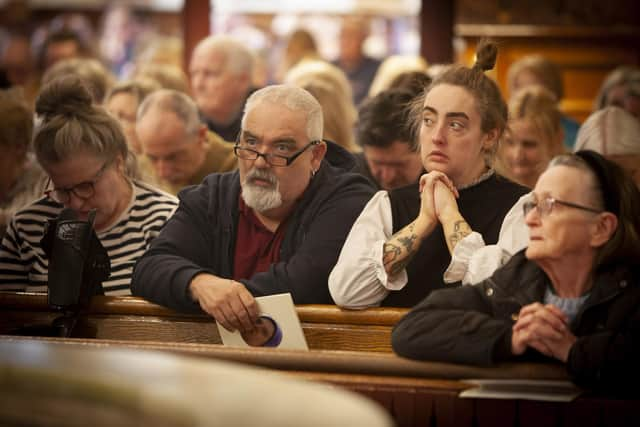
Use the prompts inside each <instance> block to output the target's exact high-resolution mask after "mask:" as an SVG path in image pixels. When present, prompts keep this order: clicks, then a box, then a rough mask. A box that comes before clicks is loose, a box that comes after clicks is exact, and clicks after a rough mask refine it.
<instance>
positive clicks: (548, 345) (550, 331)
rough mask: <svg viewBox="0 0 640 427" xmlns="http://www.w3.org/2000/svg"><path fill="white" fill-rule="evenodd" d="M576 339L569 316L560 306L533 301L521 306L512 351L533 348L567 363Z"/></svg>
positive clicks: (513, 336)
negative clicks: (570, 325)
mask: <svg viewBox="0 0 640 427" xmlns="http://www.w3.org/2000/svg"><path fill="white" fill-rule="evenodd" d="M575 341H576V337H575V336H574V335H573V333H571V329H569V319H568V318H567V316H566V315H565V314H564V313H563V312H562V311H561V310H560V309H559V308H558V307H556V306H554V305H551V304H548V305H542V304H540V303H533V304H529V305H527V306H524V307H522V309H521V310H520V313H519V315H518V321H517V322H516V323H515V324H514V325H513V334H512V336H511V351H512V353H513V354H515V355H519V354H522V353H524V351H525V350H526V349H527V347H531V348H534V349H536V350H538V351H539V352H541V353H542V354H545V355H547V356H549V357H554V358H556V359H558V360H561V361H562V362H566V361H567V358H568V357H569V351H570V350H571V346H572V345H573V343H574V342H575Z"/></svg>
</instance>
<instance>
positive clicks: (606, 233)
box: [591, 212, 618, 248]
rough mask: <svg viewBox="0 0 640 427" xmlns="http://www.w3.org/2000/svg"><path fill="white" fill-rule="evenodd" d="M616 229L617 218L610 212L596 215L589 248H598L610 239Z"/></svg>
mask: <svg viewBox="0 0 640 427" xmlns="http://www.w3.org/2000/svg"><path fill="white" fill-rule="evenodd" d="M617 228H618V217H616V216H615V215H614V214H612V213H611V212H602V213H600V214H598V219H597V220H596V222H595V223H594V224H593V228H592V234H591V246H592V247H594V248H598V247H600V246H602V245H604V244H605V243H607V242H608V241H609V239H611V236H613V233H615V232H616V229H617Z"/></svg>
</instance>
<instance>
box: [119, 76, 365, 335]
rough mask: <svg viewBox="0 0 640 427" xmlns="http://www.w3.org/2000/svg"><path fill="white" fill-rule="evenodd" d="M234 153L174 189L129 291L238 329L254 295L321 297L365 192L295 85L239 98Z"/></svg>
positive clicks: (247, 321) (322, 300)
mask: <svg viewBox="0 0 640 427" xmlns="http://www.w3.org/2000/svg"><path fill="white" fill-rule="evenodd" d="M235 153H236V155H237V156H238V158H239V160H238V166H239V170H238V171H236V172H233V173H225V174H211V175H209V176H208V177H207V178H206V179H205V181H204V182H203V183H202V184H201V185H199V186H197V187H189V188H187V189H185V190H183V191H182V192H181V193H180V206H179V208H178V210H177V211H176V214H175V215H174V216H173V217H172V218H171V220H170V221H169V223H167V226H166V227H165V228H164V230H163V231H162V233H161V234H160V237H159V238H158V239H156V240H155V241H154V244H153V245H152V246H151V248H150V249H149V250H148V251H147V253H146V254H145V255H144V256H143V257H142V259H140V261H139V262H138V264H137V266H136V268H135V272H134V278H133V284H132V289H133V293H134V294H135V295H139V296H142V297H144V298H147V299H148V300H150V301H152V302H154V303H157V304H161V305H165V306H168V307H171V308H173V309H176V310H181V311H189V312H198V311H200V310H203V311H205V312H206V313H208V314H210V315H211V316H213V317H214V318H215V320H216V321H217V322H219V323H220V324H221V325H222V326H223V327H225V328H226V329H228V330H236V329H238V330H240V331H241V332H247V331H251V330H253V328H254V325H255V322H256V321H257V318H258V315H259V313H258V308H257V304H256V301H255V299H254V296H263V295H270V294H277V293H283V292H290V293H291V295H292V297H293V301H294V302H295V303H296V304H309V303H313V304H328V303H331V297H330V295H329V290H328V289H327V277H328V276H329V271H331V267H332V266H333V265H334V264H335V262H336V259H337V258H338V253H339V252H340V248H341V247H342V244H343V242H344V239H345V237H346V235H347V233H348V232H349V228H350V227H351V224H352V223H353V221H354V220H355V219H356V217H357V216H358V214H359V213H360V211H361V210H362V208H363V207H364V205H365V204H366V202H367V201H368V200H369V198H370V197H371V195H372V194H373V190H372V188H371V186H370V184H369V183H368V182H367V180H366V179H365V178H364V177H362V176H361V175H358V174H354V173H349V172H347V171H349V170H351V169H352V168H353V166H354V164H353V163H354V161H353V158H352V156H351V155H350V154H349V153H348V152H347V151H345V150H344V149H343V148H341V147H339V146H338V145H336V144H333V143H329V142H324V141H322V109H321V107H320V104H318V102H317V101H316V100H315V98H313V96H311V95H310V94H309V93H308V92H306V91H305V90H303V89H301V88H298V87H295V86H287V85H279V86H267V87H266V88H264V89H261V90H258V91H257V92H255V93H253V94H252V95H251V97H249V99H248V101H247V105H246V106H245V112H244V116H243V119H242V131H241V134H240V138H239V139H238V142H237V143H236V146H235Z"/></svg>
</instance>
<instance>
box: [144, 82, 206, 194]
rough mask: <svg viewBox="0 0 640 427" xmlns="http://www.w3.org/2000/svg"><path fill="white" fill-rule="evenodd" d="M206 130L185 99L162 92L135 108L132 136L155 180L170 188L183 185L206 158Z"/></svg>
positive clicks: (157, 92) (193, 107) (165, 90)
mask: <svg viewBox="0 0 640 427" xmlns="http://www.w3.org/2000/svg"><path fill="white" fill-rule="evenodd" d="M206 132H207V129H206V127H205V126H204V125H203V124H202V123H201V122H200V118H199V116H198V108H197V107H196V105H195V103H194V102H193V100H192V99H191V98H189V96H187V95H185V94H184V93H182V92H178V91H175V90H168V89H162V90H158V91H156V92H154V93H152V94H151V95H149V96H148V97H147V98H145V100H144V101H143V102H142V104H141V105H140V107H139V108H138V118H137V124H136V133H137V136H138V139H139V141H140V144H141V146H142V151H143V152H144V154H145V155H146V156H147V158H148V159H149V161H150V162H151V165H152V166H153V169H154V172H155V174H156V176H157V177H158V178H160V179H161V180H164V181H167V182H169V183H170V184H172V185H178V184H181V183H185V182H187V181H188V180H189V179H190V178H191V177H192V176H193V175H194V174H195V173H196V172H197V171H198V169H199V168H200V167H201V166H202V164H203V162H204V160H205V157H206V149H207V144H206Z"/></svg>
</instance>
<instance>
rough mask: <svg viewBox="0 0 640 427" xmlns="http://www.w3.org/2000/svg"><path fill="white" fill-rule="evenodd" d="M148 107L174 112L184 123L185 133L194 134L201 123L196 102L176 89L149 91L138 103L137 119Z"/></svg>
mask: <svg viewBox="0 0 640 427" xmlns="http://www.w3.org/2000/svg"><path fill="white" fill-rule="evenodd" d="M150 109H158V110H160V111H165V112H166V111H168V112H172V113H174V114H175V115H176V116H178V118H179V119H180V121H182V123H184V129H185V133H186V134H187V135H194V134H196V133H197V132H198V129H200V126H201V124H202V123H201V121H200V115H199V113H198V107H197V106H196V103H195V102H194V101H193V100H192V99H191V98H190V97H189V96H188V95H185V94H184V93H182V92H178V91H177V90H172V89H160V90H157V91H155V92H153V93H151V94H150V95H149V96H147V97H146V98H145V99H144V101H142V104H140V107H139V108H138V115H137V120H138V121H140V120H142V118H143V117H144V115H145V114H147V112H148V111H149V110H150Z"/></svg>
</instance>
